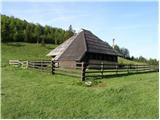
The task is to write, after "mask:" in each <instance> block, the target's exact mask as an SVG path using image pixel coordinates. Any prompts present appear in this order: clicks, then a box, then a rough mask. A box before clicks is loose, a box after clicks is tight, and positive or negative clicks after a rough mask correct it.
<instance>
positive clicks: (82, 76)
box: [81, 62, 86, 81]
mask: <svg viewBox="0 0 160 120" xmlns="http://www.w3.org/2000/svg"><path fill="white" fill-rule="evenodd" d="M85 71H86V64H85V62H82V69H81V80H82V81H85Z"/></svg>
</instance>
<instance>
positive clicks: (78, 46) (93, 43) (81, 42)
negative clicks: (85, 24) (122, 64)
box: [47, 29, 117, 68]
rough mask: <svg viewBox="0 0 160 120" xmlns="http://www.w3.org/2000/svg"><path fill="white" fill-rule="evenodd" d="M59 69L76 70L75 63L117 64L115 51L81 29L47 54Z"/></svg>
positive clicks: (90, 33)
mask: <svg viewBox="0 0 160 120" xmlns="http://www.w3.org/2000/svg"><path fill="white" fill-rule="evenodd" d="M47 56H50V57H52V60H54V61H55V62H57V63H58V65H59V67H67V68H76V66H77V62H85V63H95V64H99V63H101V62H102V61H103V63H106V64H116V63H117V53H116V51H115V50H114V49H113V48H112V47H111V46H110V45H109V44H108V43H107V42H104V41H102V40H101V39H100V38H98V37H97V36H96V35H94V34H93V33H92V32H90V31H88V30H85V29H82V30H81V31H80V32H79V33H77V34H75V35H74V36H72V37H71V38H69V39H68V40H66V41H65V42H64V43H62V44H61V45H59V46H58V47H56V48H55V49H53V50H52V51H51V52H49V53H48V54H47Z"/></svg>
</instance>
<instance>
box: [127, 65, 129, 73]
mask: <svg viewBox="0 0 160 120" xmlns="http://www.w3.org/2000/svg"><path fill="white" fill-rule="evenodd" d="M127 71H128V74H129V65H127Z"/></svg>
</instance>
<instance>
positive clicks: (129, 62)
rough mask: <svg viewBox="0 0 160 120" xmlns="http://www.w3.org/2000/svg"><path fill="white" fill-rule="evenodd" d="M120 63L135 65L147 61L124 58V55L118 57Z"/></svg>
mask: <svg viewBox="0 0 160 120" xmlns="http://www.w3.org/2000/svg"><path fill="white" fill-rule="evenodd" d="M118 63H119V64H134V65H140V64H146V63H143V62H136V61H132V60H127V59H125V58H122V57H118Z"/></svg>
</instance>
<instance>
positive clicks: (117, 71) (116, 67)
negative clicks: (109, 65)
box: [116, 64, 118, 75]
mask: <svg viewBox="0 0 160 120" xmlns="http://www.w3.org/2000/svg"><path fill="white" fill-rule="evenodd" d="M117 73H118V65H117V64H116V75H117Z"/></svg>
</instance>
